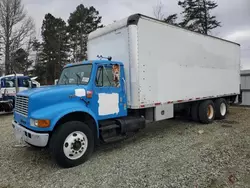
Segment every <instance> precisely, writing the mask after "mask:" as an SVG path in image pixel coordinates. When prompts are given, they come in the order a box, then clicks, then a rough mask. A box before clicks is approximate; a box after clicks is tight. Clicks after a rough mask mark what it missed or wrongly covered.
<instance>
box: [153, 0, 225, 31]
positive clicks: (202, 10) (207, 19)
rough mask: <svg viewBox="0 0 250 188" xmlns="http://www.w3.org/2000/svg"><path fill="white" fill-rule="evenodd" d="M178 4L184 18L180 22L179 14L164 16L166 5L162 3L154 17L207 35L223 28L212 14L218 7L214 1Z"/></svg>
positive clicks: (155, 9) (155, 10) (191, 1)
mask: <svg viewBox="0 0 250 188" xmlns="http://www.w3.org/2000/svg"><path fill="white" fill-rule="evenodd" d="M177 4H178V6H180V7H181V8H182V9H183V11H182V12H181V14H180V15H179V16H180V17H181V18H182V19H181V20H180V21H179V22H177V19H178V14H171V15H168V16H167V17H166V16H165V15H164V13H163V7H164V5H163V4H162V3H161V2H159V4H158V5H157V6H155V7H154V16H155V17H156V18H157V19H160V20H163V21H164V22H166V23H169V24H174V25H177V26H180V27H183V28H186V29H188V30H191V31H196V32H198V33H202V34H206V35H207V34H208V33H210V32H211V30H213V29H215V28H217V27H221V23H220V22H219V21H217V18H216V16H214V15H212V14H211V10H213V9H215V8H216V7H218V4H217V3H216V2H214V1H212V0H183V1H177Z"/></svg>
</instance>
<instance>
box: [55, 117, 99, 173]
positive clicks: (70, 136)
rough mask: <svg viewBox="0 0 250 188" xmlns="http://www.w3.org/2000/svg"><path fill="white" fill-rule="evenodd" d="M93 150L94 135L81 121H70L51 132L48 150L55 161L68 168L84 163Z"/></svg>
mask: <svg viewBox="0 0 250 188" xmlns="http://www.w3.org/2000/svg"><path fill="white" fill-rule="evenodd" d="M93 150H94V135H93V133H92V131H91V129H90V128H89V127H88V126H87V125H86V124H85V123H83V122H80V121H70V122H66V123H64V124H62V125H61V126H60V127H58V129H57V130H56V131H55V132H54V133H53V135H52V137H51V141H50V151H51V153H52V157H53V158H54V160H55V161H56V163H57V164H58V165H59V166H61V167H63V168H70V167H74V166H77V165H80V164H82V163H84V162H85V161H86V160H88V158H89V157H90V156H91V154H92V152H93Z"/></svg>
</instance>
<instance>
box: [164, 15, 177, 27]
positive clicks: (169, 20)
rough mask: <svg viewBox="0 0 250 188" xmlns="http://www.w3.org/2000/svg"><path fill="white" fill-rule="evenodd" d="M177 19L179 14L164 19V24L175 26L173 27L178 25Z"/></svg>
mask: <svg viewBox="0 0 250 188" xmlns="http://www.w3.org/2000/svg"><path fill="white" fill-rule="evenodd" d="M177 18H178V17H177V14H171V15H169V16H168V17H167V18H164V22H166V23H169V24H173V25H178V23H176V20H177Z"/></svg>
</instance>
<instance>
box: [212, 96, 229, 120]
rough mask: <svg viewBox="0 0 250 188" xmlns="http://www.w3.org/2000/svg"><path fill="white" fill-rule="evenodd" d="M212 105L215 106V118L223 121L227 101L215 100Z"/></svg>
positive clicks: (226, 110)
mask: <svg viewBox="0 0 250 188" xmlns="http://www.w3.org/2000/svg"><path fill="white" fill-rule="evenodd" d="M214 105H215V118H216V119H225V118H226V115H227V112H228V103H227V101H226V100H225V99H223V98H220V99H216V100H215V102H214Z"/></svg>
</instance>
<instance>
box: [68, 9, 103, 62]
mask: <svg viewBox="0 0 250 188" xmlns="http://www.w3.org/2000/svg"><path fill="white" fill-rule="evenodd" d="M101 19H102V17H101V16H99V12H98V11H97V10H96V9H95V8H94V7H93V6H91V7H89V8H88V7H85V6H84V5H82V4H80V5H79V6H77V7H76V10H75V11H74V12H73V13H71V14H70V17H69V19H68V31H69V34H70V35H69V36H70V47H71V49H72V59H71V61H72V62H77V61H82V60H84V59H87V53H86V52H87V35H88V34H89V33H90V32H92V31H94V30H96V29H97V28H100V27H103V25H101Z"/></svg>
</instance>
